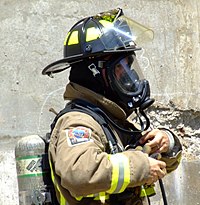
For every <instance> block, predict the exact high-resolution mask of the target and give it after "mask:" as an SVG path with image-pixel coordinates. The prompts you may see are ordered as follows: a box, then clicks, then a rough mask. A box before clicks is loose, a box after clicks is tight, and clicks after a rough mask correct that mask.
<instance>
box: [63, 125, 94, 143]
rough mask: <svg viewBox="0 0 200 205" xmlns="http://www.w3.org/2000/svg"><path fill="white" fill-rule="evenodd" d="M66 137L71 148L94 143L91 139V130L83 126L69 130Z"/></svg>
mask: <svg viewBox="0 0 200 205" xmlns="http://www.w3.org/2000/svg"><path fill="white" fill-rule="evenodd" d="M66 136H67V140H68V143H69V145H70V146H73V145H77V144H82V143H85V142H91V141H93V140H92V139H91V129H89V128H86V127H81V126H79V127H75V128H72V129H67V130H66Z"/></svg>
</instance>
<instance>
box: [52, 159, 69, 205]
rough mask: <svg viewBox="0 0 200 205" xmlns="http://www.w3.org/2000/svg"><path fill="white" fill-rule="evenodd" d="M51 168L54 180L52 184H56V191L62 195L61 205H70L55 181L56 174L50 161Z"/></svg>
mask: <svg viewBox="0 0 200 205" xmlns="http://www.w3.org/2000/svg"><path fill="white" fill-rule="evenodd" d="M49 166H50V169H51V179H52V182H53V184H54V186H55V187H56V189H57V190H58V191H59V193H60V205H68V203H67V201H66V199H65V197H64V196H63V195H62V193H61V191H60V188H59V186H58V184H57V182H56V180H55V177H54V172H53V168H52V164H51V160H49Z"/></svg>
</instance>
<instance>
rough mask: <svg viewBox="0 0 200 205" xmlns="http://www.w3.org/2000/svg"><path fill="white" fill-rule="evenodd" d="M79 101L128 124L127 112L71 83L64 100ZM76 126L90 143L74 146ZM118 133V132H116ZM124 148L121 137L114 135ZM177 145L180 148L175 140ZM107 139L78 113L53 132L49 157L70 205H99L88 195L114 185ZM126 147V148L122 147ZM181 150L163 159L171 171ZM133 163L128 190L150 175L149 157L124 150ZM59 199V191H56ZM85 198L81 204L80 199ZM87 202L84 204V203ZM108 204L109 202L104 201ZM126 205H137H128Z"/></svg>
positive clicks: (66, 117)
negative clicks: (72, 136)
mask: <svg viewBox="0 0 200 205" xmlns="http://www.w3.org/2000/svg"><path fill="white" fill-rule="evenodd" d="M76 98H80V99H85V100H87V101H89V102H91V103H93V104H94V105H97V106H99V107H101V108H103V109H104V111H105V112H107V114H109V116H111V117H112V119H114V120H115V121H116V122H117V123H119V124H121V125H123V124H124V122H126V119H127V116H126V113H125V112H124V111H123V110H122V109H121V108H120V107H119V106H118V105H117V104H116V103H114V102H112V101H110V100H108V99H106V98H105V97H103V96H101V95H99V94H96V93H94V92H92V91H91V90H88V89H86V88H84V87H82V86H79V85H77V84H74V83H69V84H68V85H67V87H66V91H65V93H64V99H65V100H73V99H76ZM76 127H84V128H87V129H88V130H90V133H89V137H90V139H89V141H88V142H83V143H79V144H74V145H72V144H71V143H70V141H69V132H70V130H73V129H74V128H76ZM114 131H115V130H114ZM115 134H116V137H117V139H118V140H119V143H120V144H121V145H122V141H121V140H120V137H121V139H122V136H118V134H117V132H115ZM176 143H177V144H178V145H177V146H179V147H180V144H179V142H178V140H177V139H176ZM107 144H108V142H107V138H106V136H105V133H104V132H103V130H102V128H101V126H100V125H99V124H98V123H97V122H96V121H95V120H94V119H93V118H92V117H91V116H89V115H87V114H85V113H81V112H77V111H73V112H70V113H66V114H64V115H62V116H61V117H60V118H59V120H58V121H57V123H56V125H55V128H54V129H53V132H52V135H51V140H50V146H49V157H50V160H51V164H52V167H53V170H54V171H53V173H54V177H55V180H56V183H57V186H58V187H59V189H60V191H61V192H62V194H63V196H64V197H65V199H66V200H67V204H69V205H76V204H85V205H92V204H94V205H97V204H103V202H102V201H94V200H93V198H87V197H86V196H88V195H90V194H94V193H100V192H105V191H106V190H109V189H110V187H111V183H112V170H113V167H112V163H111V162H110V160H109V157H108V153H106V152H105V151H106V146H107ZM122 146H123V145H122ZM180 149H181V148H178V149H177V151H176V153H173V155H172V156H171V157H163V158H162V160H164V161H165V162H166V163H167V170H168V172H170V171H173V170H174V169H176V168H177V166H178V164H179V160H180V155H181V150H180ZM123 154H124V155H125V156H126V157H127V158H128V160H129V164H130V170H129V171H130V183H129V184H128V186H127V187H138V186H141V185H143V184H144V181H145V179H146V178H147V176H148V175H149V161H148V158H147V155H146V154H144V153H142V152H141V151H124V152H123ZM57 196H58V199H59V197H60V196H59V192H57ZM80 196H81V197H84V198H83V200H80V201H78V200H77V199H78V198H79V197H80ZM84 200H85V201H84ZM105 203H106V204H109V201H106V202H105ZM127 204H134V203H132V202H131V203H128V202H127Z"/></svg>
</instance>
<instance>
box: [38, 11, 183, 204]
mask: <svg viewBox="0 0 200 205" xmlns="http://www.w3.org/2000/svg"><path fill="white" fill-rule="evenodd" d="M149 34H150V35H151V33H150V32H149V30H148V29H147V28H146V27H143V26H142V25H140V24H137V23H136V22H135V21H133V20H131V19H130V18H127V17H126V16H125V15H124V14H123V11H122V9H120V8H118V9H114V10H111V11H108V12H102V13H99V14H97V15H94V16H90V17H87V18H84V19H82V20H80V21H79V22H77V23H76V24H75V25H74V26H73V27H72V28H71V30H70V31H69V32H68V34H67V36H66V39H65V42H64V58H63V59H61V60H58V61H56V62H54V63H52V64H50V65H48V66H47V67H45V68H44V70H43V72H42V73H43V74H47V75H49V76H52V74H54V73H57V72H60V71H63V70H65V69H67V68H70V74H69V83H68V84H67V86H66V90H65V92H64V99H65V100H67V101H68V104H67V105H66V108H65V109H64V110H63V111H61V113H60V114H58V116H57V117H56V119H55V121H54V123H53V124H52V125H51V128H52V130H51V137H50V144H49V162H50V167H51V177H52V181H53V183H54V187H55V190H56V195H57V199H58V203H59V204H61V205H65V204H68V205H80V204H85V205H100V204H108V205H112V204H115V205H118V204H120V205H134V204H143V203H144V198H146V196H147V195H152V194H153V193H152V189H149V188H152V185H153V184H154V183H155V182H157V181H158V180H159V179H162V178H163V177H164V176H165V175H166V174H167V173H169V172H171V171H173V170H175V169H176V168H177V167H178V165H179V163H180V157H181V150H182V148H181V145H180V142H179V140H178V138H177V137H176V136H175V134H174V133H173V132H172V131H171V130H169V129H166V128H155V129H150V125H149V124H150V123H149V119H148V117H147V115H146V114H145V112H144V110H145V109H146V108H148V107H149V106H150V105H152V103H153V102H154V99H152V98H151V97H150V86H149V82H148V81H147V80H145V79H144V78H143V77H142V75H141V69H140V67H139V65H138V63H137V59H136V53H137V50H140V48H139V47H138V46H137V44H136V42H137V40H138V39H140V40H141V39H143V40H145V39H147V38H149V37H150V35H149ZM138 41H139V40H138ZM130 116H131V117H130ZM133 119H134V120H137V122H136V121H133ZM138 146H139V147H145V146H146V148H149V150H148V154H147V153H145V152H144V149H143V148H142V149H137V148H138ZM152 153H159V154H160V156H161V159H160V160H158V159H154V158H152V157H150V156H149V155H151V154H152Z"/></svg>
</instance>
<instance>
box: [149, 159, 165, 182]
mask: <svg viewBox="0 0 200 205" xmlns="http://www.w3.org/2000/svg"><path fill="white" fill-rule="evenodd" d="M148 159H149V166H150V171H149V176H148V178H147V181H146V184H147V185H150V184H153V183H155V182H156V181H158V180H159V179H162V178H163V177H164V176H165V175H166V164H165V162H162V161H159V160H156V159H153V158H151V157H149V158H148Z"/></svg>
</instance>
